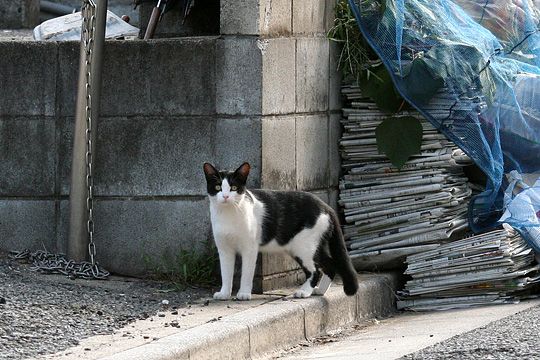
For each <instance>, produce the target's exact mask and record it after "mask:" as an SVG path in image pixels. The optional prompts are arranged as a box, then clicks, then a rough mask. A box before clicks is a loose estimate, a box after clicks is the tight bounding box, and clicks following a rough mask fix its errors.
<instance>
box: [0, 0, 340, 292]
mask: <svg viewBox="0 0 540 360" xmlns="http://www.w3.org/2000/svg"><path fill="white" fill-rule="evenodd" d="M315 4H318V5H317V6H315ZM228 14H229V15H228ZM253 14H256V15H253ZM321 14H322V15H321ZM332 14H333V2H332V1H327V0H324V1H321V2H320V3H319V2H315V1H314V2H313V3H311V2H310V3H309V4H308V2H303V1H301V0H295V1H293V2H292V3H291V2H290V1H254V0H249V1H245V2H239V1H233V0H222V1H221V23H220V31H221V33H222V34H221V35H220V36H204V37H186V38H176V39H162V40H153V41H131V42H127V41H111V42H107V43H106V46H105V59H104V64H105V69H104V75H103V79H104V80H103V91H102V96H103V98H102V106H101V117H100V120H99V124H98V139H97V150H96V157H95V159H96V166H95V171H96V173H95V194H96V203H95V218H96V233H95V241H96V246H97V251H98V260H99V262H100V263H101V264H102V265H104V266H105V267H106V268H108V269H109V270H111V271H113V272H116V273H120V274H126V275H135V276H137V275H141V274H143V273H144V272H145V271H146V269H145V264H144V262H143V258H144V257H145V256H152V257H154V258H155V259H156V260H158V261H159V257H160V256H161V255H162V254H163V253H165V252H168V253H171V252H172V253H174V252H176V251H178V250H179V249H181V248H195V249H201V248H202V247H204V246H205V243H206V242H207V241H208V240H210V239H211V230H210V224H209V214H208V202H207V199H206V193H205V182H204V181H205V180H204V176H203V174H202V170H201V166H202V163H203V162H205V161H211V162H213V163H215V164H216V165H217V166H218V167H222V168H235V167H237V166H238V165H239V164H240V163H241V162H243V161H249V162H250V163H251V164H252V167H253V170H252V173H251V175H250V183H249V186H251V187H261V186H262V187H264V188H270V189H298V190H305V191H310V192H313V193H314V194H316V195H317V196H319V197H321V198H322V199H323V200H324V201H327V202H329V203H330V204H331V205H333V206H335V205H336V203H337V183H338V178H339V154H338V139H339V135H340V126H339V118H340V116H339V113H340V102H339V75H338V74H337V71H336V66H335V64H336V61H335V59H334V57H335V55H336V54H337V50H336V48H335V46H334V45H333V44H331V43H330V42H329V41H328V40H327V39H326V30H327V29H328V26H329V24H330V22H331V20H330V19H331V17H332ZM233 15H234V16H233ZM321 17H322V18H321ZM164 31H166V29H164ZM0 53H2V54H4V56H2V57H0V69H2V70H0V171H2V174H3V175H4V176H2V177H0V233H2V234H3V235H4V236H3V237H2V239H0V250H3V251H6V250H14V249H22V248H26V247H28V248H31V249H38V248H43V247H45V248H47V249H48V250H50V251H58V252H65V251H66V240H67V235H68V214H69V204H68V199H69V181H70V171H71V170H70V162H71V147H72V141H73V140H72V132H73V123H74V113H75V99H76V85H77V75H78V73H77V66H78V56H79V44H78V43H76V42H66V43H40V42H26V43H23V42H0ZM302 276H303V274H302V273H301V271H299V269H298V267H297V266H296V264H295V263H294V262H292V261H290V260H287V259H286V258H285V257H279V256H274V255H263V256H261V258H260V263H259V268H258V273H257V279H256V288H258V290H259V291H260V290H268V289H270V288H274V287H276V286H284V285H291V283H293V282H297V281H298V280H300V279H301V278H302Z"/></svg>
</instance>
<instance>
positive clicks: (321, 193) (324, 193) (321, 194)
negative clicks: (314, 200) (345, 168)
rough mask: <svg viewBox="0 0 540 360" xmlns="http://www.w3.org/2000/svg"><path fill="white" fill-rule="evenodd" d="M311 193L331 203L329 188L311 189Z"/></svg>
mask: <svg viewBox="0 0 540 360" xmlns="http://www.w3.org/2000/svg"><path fill="white" fill-rule="evenodd" d="M310 193H312V194H313V195H315V196H316V197H318V198H319V199H321V200H322V201H324V202H325V203H326V204H328V203H329V198H328V190H327V189H324V190H315V191H310Z"/></svg>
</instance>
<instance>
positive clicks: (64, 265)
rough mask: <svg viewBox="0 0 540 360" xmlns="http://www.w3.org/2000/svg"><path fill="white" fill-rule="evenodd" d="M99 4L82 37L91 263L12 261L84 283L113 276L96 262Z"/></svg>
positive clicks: (87, 2) (38, 255)
mask: <svg viewBox="0 0 540 360" xmlns="http://www.w3.org/2000/svg"><path fill="white" fill-rule="evenodd" d="M96 14H97V12H96V2H95V1H94V0H84V1H83V6H82V29H81V31H82V34H81V40H82V41H83V46H84V77H85V83H86V86H85V87H84V92H85V94H84V98H85V104H84V114H85V119H86V131H85V145H86V152H85V163H86V190H87V196H86V211H87V217H88V220H87V222H86V230H87V232H88V254H89V257H90V262H87V261H82V262H75V261H71V260H67V259H66V257H65V255H63V254H52V253H49V252H47V251H41V250H40V251H36V252H33V253H31V252H30V251H29V250H23V251H19V252H17V251H12V252H10V255H9V257H10V259H13V260H18V261H27V262H30V263H32V270H34V271H40V272H43V273H48V274H63V275H66V276H69V277H71V278H77V277H80V278H84V279H106V278H107V277H108V276H109V272H108V271H107V270H105V269H103V268H101V267H100V266H99V265H98V263H97V262H96V245H95V243H94V178H93V168H92V166H93V152H92V133H93V131H95V124H93V119H92V68H93V67H92V64H93V61H92V59H93V54H94V44H95V33H96Z"/></svg>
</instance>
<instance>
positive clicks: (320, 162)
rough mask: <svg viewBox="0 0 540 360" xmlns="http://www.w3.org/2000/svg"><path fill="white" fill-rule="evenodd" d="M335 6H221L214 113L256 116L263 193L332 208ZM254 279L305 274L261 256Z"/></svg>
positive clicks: (290, 279)
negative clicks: (219, 81)
mask: <svg viewBox="0 0 540 360" xmlns="http://www.w3.org/2000/svg"><path fill="white" fill-rule="evenodd" d="M334 3H335V1H330V0H321V1H304V0H292V1H290V0H274V1H263V0H249V1H235V0H221V26H220V30H221V38H220V39H219V40H218V42H221V43H222V44H223V47H224V48H225V49H228V51H225V52H224V54H226V56H224V59H225V61H226V64H227V65H226V66H227V71H226V73H227V74H228V76H229V78H226V79H224V80H223V81H224V84H223V87H221V90H220V87H219V86H218V90H217V92H218V96H217V104H216V107H217V109H218V112H223V113H225V114H227V115H230V116H242V115H252V116H257V115H258V114H260V118H261V121H262V159H261V185H262V187H263V188H269V189H295V190H303V191H310V192H312V193H314V194H316V195H317V196H319V197H321V198H322V199H323V200H324V201H326V202H328V203H329V204H331V205H332V206H334V207H337V185H338V179H339V171H340V160H339V153H338V141H339V137H340V124H339V119H340V110H341V103H340V95H339V87H340V77H339V73H338V72H337V60H336V59H335V58H334V57H335V56H337V55H338V49H337V47H336V46H335V45H334V44H331V43H330V41H329V40H328V39H327V37H326V33H327V31H328V30H329V28H330V26H331V25H332V22H333V14H334ZM218 46H219V45H218ZM240 49H243V50H240ZM218 68H219V66H218ZM229 69H236V71H233V72H229V71H228V70H229ZM221 93H223V94H232V95H231V96H220V94H221ZM256 276H257V277H258V282H257V283H258V284H259V285H260V286H261V288H260V289H262V290H268V289H271V288H275V287H279V286H284V285H291V284H292V283H295V282H298V281H300V280H301V279H302V277H303V274H302V272H301V271H300V270H299V268H298V266H297V265H296V264H295V263H294V261H292V260H290V259H289V258H288V257H286V256H276V255H263V256H261V257H260V264H259V267H258V271H257V275H256Z"/></svg>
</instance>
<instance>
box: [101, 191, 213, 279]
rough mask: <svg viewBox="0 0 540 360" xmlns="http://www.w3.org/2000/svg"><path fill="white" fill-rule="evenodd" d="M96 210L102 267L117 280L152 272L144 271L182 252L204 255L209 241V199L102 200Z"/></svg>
mask: <svg viewBox="0 0 540 360" xmlns="http://www.w3.org/2000/svg"><path fill="white" fill-rule="evenodd" d="M94 207H95V214H94V217H95V243H96V247H97V254H98V255H97V257H98V261H99V263H100V264H101V265H103V266H104V267H105V268H106V269H108V270H109V271H111V272H114V273H117V274H121V275H130V276H141V275H144V274H145V273H146V272H147V271H151V270H153V269H151V268H150V269H148V268H145V267H147V266H150V267H152V264H156V263H157V264H161V263H163V262H166V261H167V258H169V259H173V258H174V256H175V255H176V254H178V252H179V251H180V250H181V249H185V250H193V251H202V250H203V249H204V247H205V246H206V244H207V242H208V241H209V239H210V238H211V235H210V234H211V228H210V215H209V210H208V201H207V199H206V198H198V197H195V198H192V199H188V198H186V199H183V200H139V201H133V200H109V199H99V198H98V199H97V200H96V202H95V204H94ZM145 259H149V260H150V261H149V264H148V263H145Z"/></svg>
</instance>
